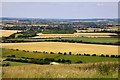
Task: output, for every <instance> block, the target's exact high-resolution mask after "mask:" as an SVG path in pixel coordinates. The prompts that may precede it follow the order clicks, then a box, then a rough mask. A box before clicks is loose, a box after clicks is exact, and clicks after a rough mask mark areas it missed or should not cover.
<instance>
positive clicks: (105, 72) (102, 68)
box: [97, 64, 110, 75]
mask: <svg viewBox="0 0 120 80" xmlns="http://www.w3.org/2000/svg"><path fill="white" fill-rule="evenodd" d="M97 71H98V72H99V73H100V74H102V75H108V74H109V72H110V66H109V65H107V64H99V65H97Z"/></svg>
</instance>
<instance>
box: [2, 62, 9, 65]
mask: <svg viewBox="0 0 120 80" xmlns="http://www.w3.org/2000/svg"><path fill="white" fill-rule="evenodd" d="M2 66H10V63H9V62H7V63H5V64H2Z"/></svg>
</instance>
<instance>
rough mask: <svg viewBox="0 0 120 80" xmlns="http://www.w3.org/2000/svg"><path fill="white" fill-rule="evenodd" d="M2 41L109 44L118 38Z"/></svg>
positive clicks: (115, 43) (9, 41)
mask: <svg viewBox="0 0 120 80" xmlns="http://www.w3.org/2000/svg"><path fill="white" fill-rule="evenodd" d="M2 42H8V43H18V42H70V43H89V44H110V45H118V44H119V40H118V38H113V37H104V38H101V37H98V38H92V37H65V38H36V39H35V38H34V39H33V38H28V39H24V38H21V39H20V38H18V39H5V40H3V41H2Z"/></svg>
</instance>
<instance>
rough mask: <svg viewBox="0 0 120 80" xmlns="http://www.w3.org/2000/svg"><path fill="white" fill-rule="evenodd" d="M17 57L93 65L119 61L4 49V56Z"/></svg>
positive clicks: (106, 58) (96, 57)
mask: <svg viewBox="0 0 120 80" xmlns="http://www.w3.org/2000/svg"><path fill="white" fill-rule="evenodd" d="M11 55H15V56H16V58H21V57H25V58H35V59H44V58H54V59H55V60H58V59H65V60H71V62H72V63H76V62H78V61H82V62H83V63H93V62H106V61H108V62H111V61H118V59H119V58H111V57H100V56H79V55H73V54H72V55H69V54H67V55H63V54H50V53H43V52H24V51H16V50H11V49H2V56H3V58H6V57H7V56H11Z"/></svg>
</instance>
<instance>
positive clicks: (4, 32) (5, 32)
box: [0, 30, 18, 37]
mask: <svg viewBox="0 0 120 80" xmlns="http://www.w3.org/2000/svg"><path fill="white" fill-rule="evenodd" d="M16 32H18V30H0V33H1V34H0V37H8V36H10V35H11V34H13V33H16Z"/></svg>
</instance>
